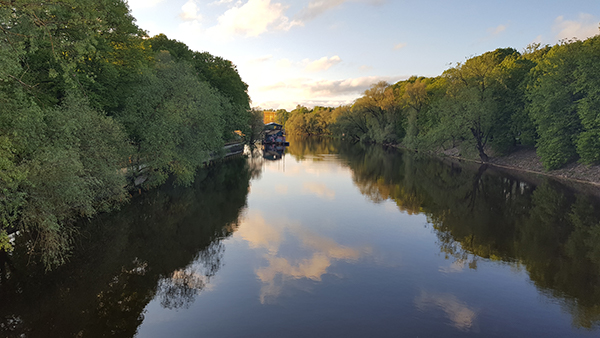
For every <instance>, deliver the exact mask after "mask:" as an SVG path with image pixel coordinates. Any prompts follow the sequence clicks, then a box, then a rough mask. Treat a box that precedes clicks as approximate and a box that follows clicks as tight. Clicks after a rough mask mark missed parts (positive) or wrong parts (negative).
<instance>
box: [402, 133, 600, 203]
mask: <svg viewBox="0 0 600 338" xmlns="http://www.w3.org/2000/svg"><path fill="white" fill-rule="evenodd" d="M394 147H396V148H399V149H404V150H409V149H406V148H403V147H401V146H398V145H396V146H394ZM430 154H431V155H434V156H436V157H438V158H442V159H444V158H445V159H450V160H455V161H464V162H471V163H476V164H479V165H482V164H487V165H489V166H490V167H491V168H494V169H496V170H500V171H509V172H512V173H517V172H518V173H525V174H527V175H538V176H543V177H548V178H552V179H555V180H558V181H561V182H563V183H566V184H576V185H578V186H581V185H585V186H587V187H588V189H585V190H589V188H599V187H600V165H598V164H596V165H586V164H581V163H577V162H574V163H570V164H567V165H566V166H564V167H563V168H560V169H555V170H551V171H546V170H545V169H544V166H543V165H542V162H541V161H540V159H539V157H538V156H537V154H536V153H535V149H534V148H525V147H523V148H520V149H517V150H515V151H514V152H512V153H510V154H508V155H505V156H497V157H496V156H490V160H489V161H488V162H483V161H481V160H480V159H475V158H467V157H463V156H460V154H459V151H458V149H456V148H453V149H449V150H446V151H443V152H430ZM595 194H596V195H598V196H600V190H598V191H597V192H595Z"/></svg>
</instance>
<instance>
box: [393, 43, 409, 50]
mask: <svg viewBox="0 0 600 338" xmlns="http://www.w3.org/2000/svg"><path fill="white" fill-rule="evenodd" d="M404 47H406V43H399V44H397V45H395V46H394V49H395V50H398V49H402V48H404Z"/></svg>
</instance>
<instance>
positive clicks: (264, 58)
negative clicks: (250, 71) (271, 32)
mask: <svg viewBox="0 0 600 338" xmlns="http://www.w3.org/2000/svg"><path fill="white" fill-rule="evenodd" d="M271 59H273V55H271V54H269V55H264V56H261V57H258V58H256V59H252V60H250V61H248V63H249V64H251V65H256V64H261V63H264V62H267V61H270V60H271Z"/></svg>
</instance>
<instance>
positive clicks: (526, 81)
mask: <svg viewBox="0 0 600 338" xmlns="http://www.w3.org/2000/svg"><path fill="white" fill-rule="evenodd" d="M599 65H600V36H596V37H593V38H590V39H588V40H586V41H563V42H561V43H560V44H558V45H555V46H553V47H550V46H544V47H542V46H540V45H539V44H532V45H530V46H528V47H527V48H526V49H525V51H523V53H519V52H518V51H516V50H515V49H512V48H500V49H496V50H494V51H491V52H487V53H484V54H482V55H478V56H475V57H472V58H469V59H468V60H466V61H465V62H464V63H459V64H457V65H455V66H454V67H451V68H450V69H448V70H446V71H445V72H444V73H443V74H442V75H441V76H438V77H434V78H425V77H411V78H409V79H407V80H404V81H400V82H398V83H396V84H393V85H388V84H387V83H384V82H380V83H376V84H374V85H373V86H372V87H371V88H370V89H368V90H366V91H365V93H364V95H363V96H362V97H360V98H359V99H357V100H355V101H354V103H353V104H352V105H350V106H340V107H338V108H324V107H315V109H314V110H309V109H308V108H305V107H300V106H299V107H298V108H296V109H295V110H293V111H292V112H290V113H287V112H281V113H279V112H278V116H279V115H281V116H282V117H284V116H285V117H286V119H283V118H282V119H281V121H280V123H285V125H286V128H287V130H288V132H289V133H292V134H308V135H314V134H319V135H335V136H339V137H345V138H349V139H353V140H356V141H365V142H374V143H384V144H390V143H391V144H401V145H402V146H404V147H406V148H409V149H414V150H424V151H441V150H446V149H449V148H454V147H457V148H459V151H460V153H461V155H463V156H466V157H479V158H480V159H481V160H482V161H483V162H486V161H488V159H489V155H490V154H493V155H495V156H498V155H503V154H508V153H510V152H511V151H513V150H515V149H516V148H517V147H520V146H529V147H536V150H537V153H538V155H539V156H540V158H541V160H542V163H543V164H544V166H545V167H546V169H548V170H551V169H556V168H559V167H561V166H563V165H565V164H567V163H569V162H572V161H576V160H579V161H581V162H582V163H586V164H595V163H600V66H599ZM288 117H289V119H287V118H288Z"/></svg>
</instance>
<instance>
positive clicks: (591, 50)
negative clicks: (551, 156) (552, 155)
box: [574, 36, 600, 164]
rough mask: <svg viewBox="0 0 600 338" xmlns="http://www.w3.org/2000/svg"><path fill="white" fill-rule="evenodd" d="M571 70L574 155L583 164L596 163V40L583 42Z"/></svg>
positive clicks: (599, 77)
mask: <svg viewBox="0 0 600 338" xmlns="http://www.w3.org/2000/svg"><path fill="white" fill-rule="evenodd" d="M576 61H577V69H576V70H575V74H574V77H575V79H576V80H575V81H576V82H575V91H576V95H578V96H579V95H580V96H582V98H581V99H580V100H579V101H578V102H577V114H578V116H579V118H580V120H581V127H582V131H581V133H580V134H579V135H578V136H577V138H576V146H577V153H578V154H579V156H581V161H582V162H584V163H588V164H591V163H598V162H600V36H596V37H593V38H590V39H588V40H586V41H584V42H583V44H582V46H581V53H580V54H579V55H577V59H576Z"/></svg>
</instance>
